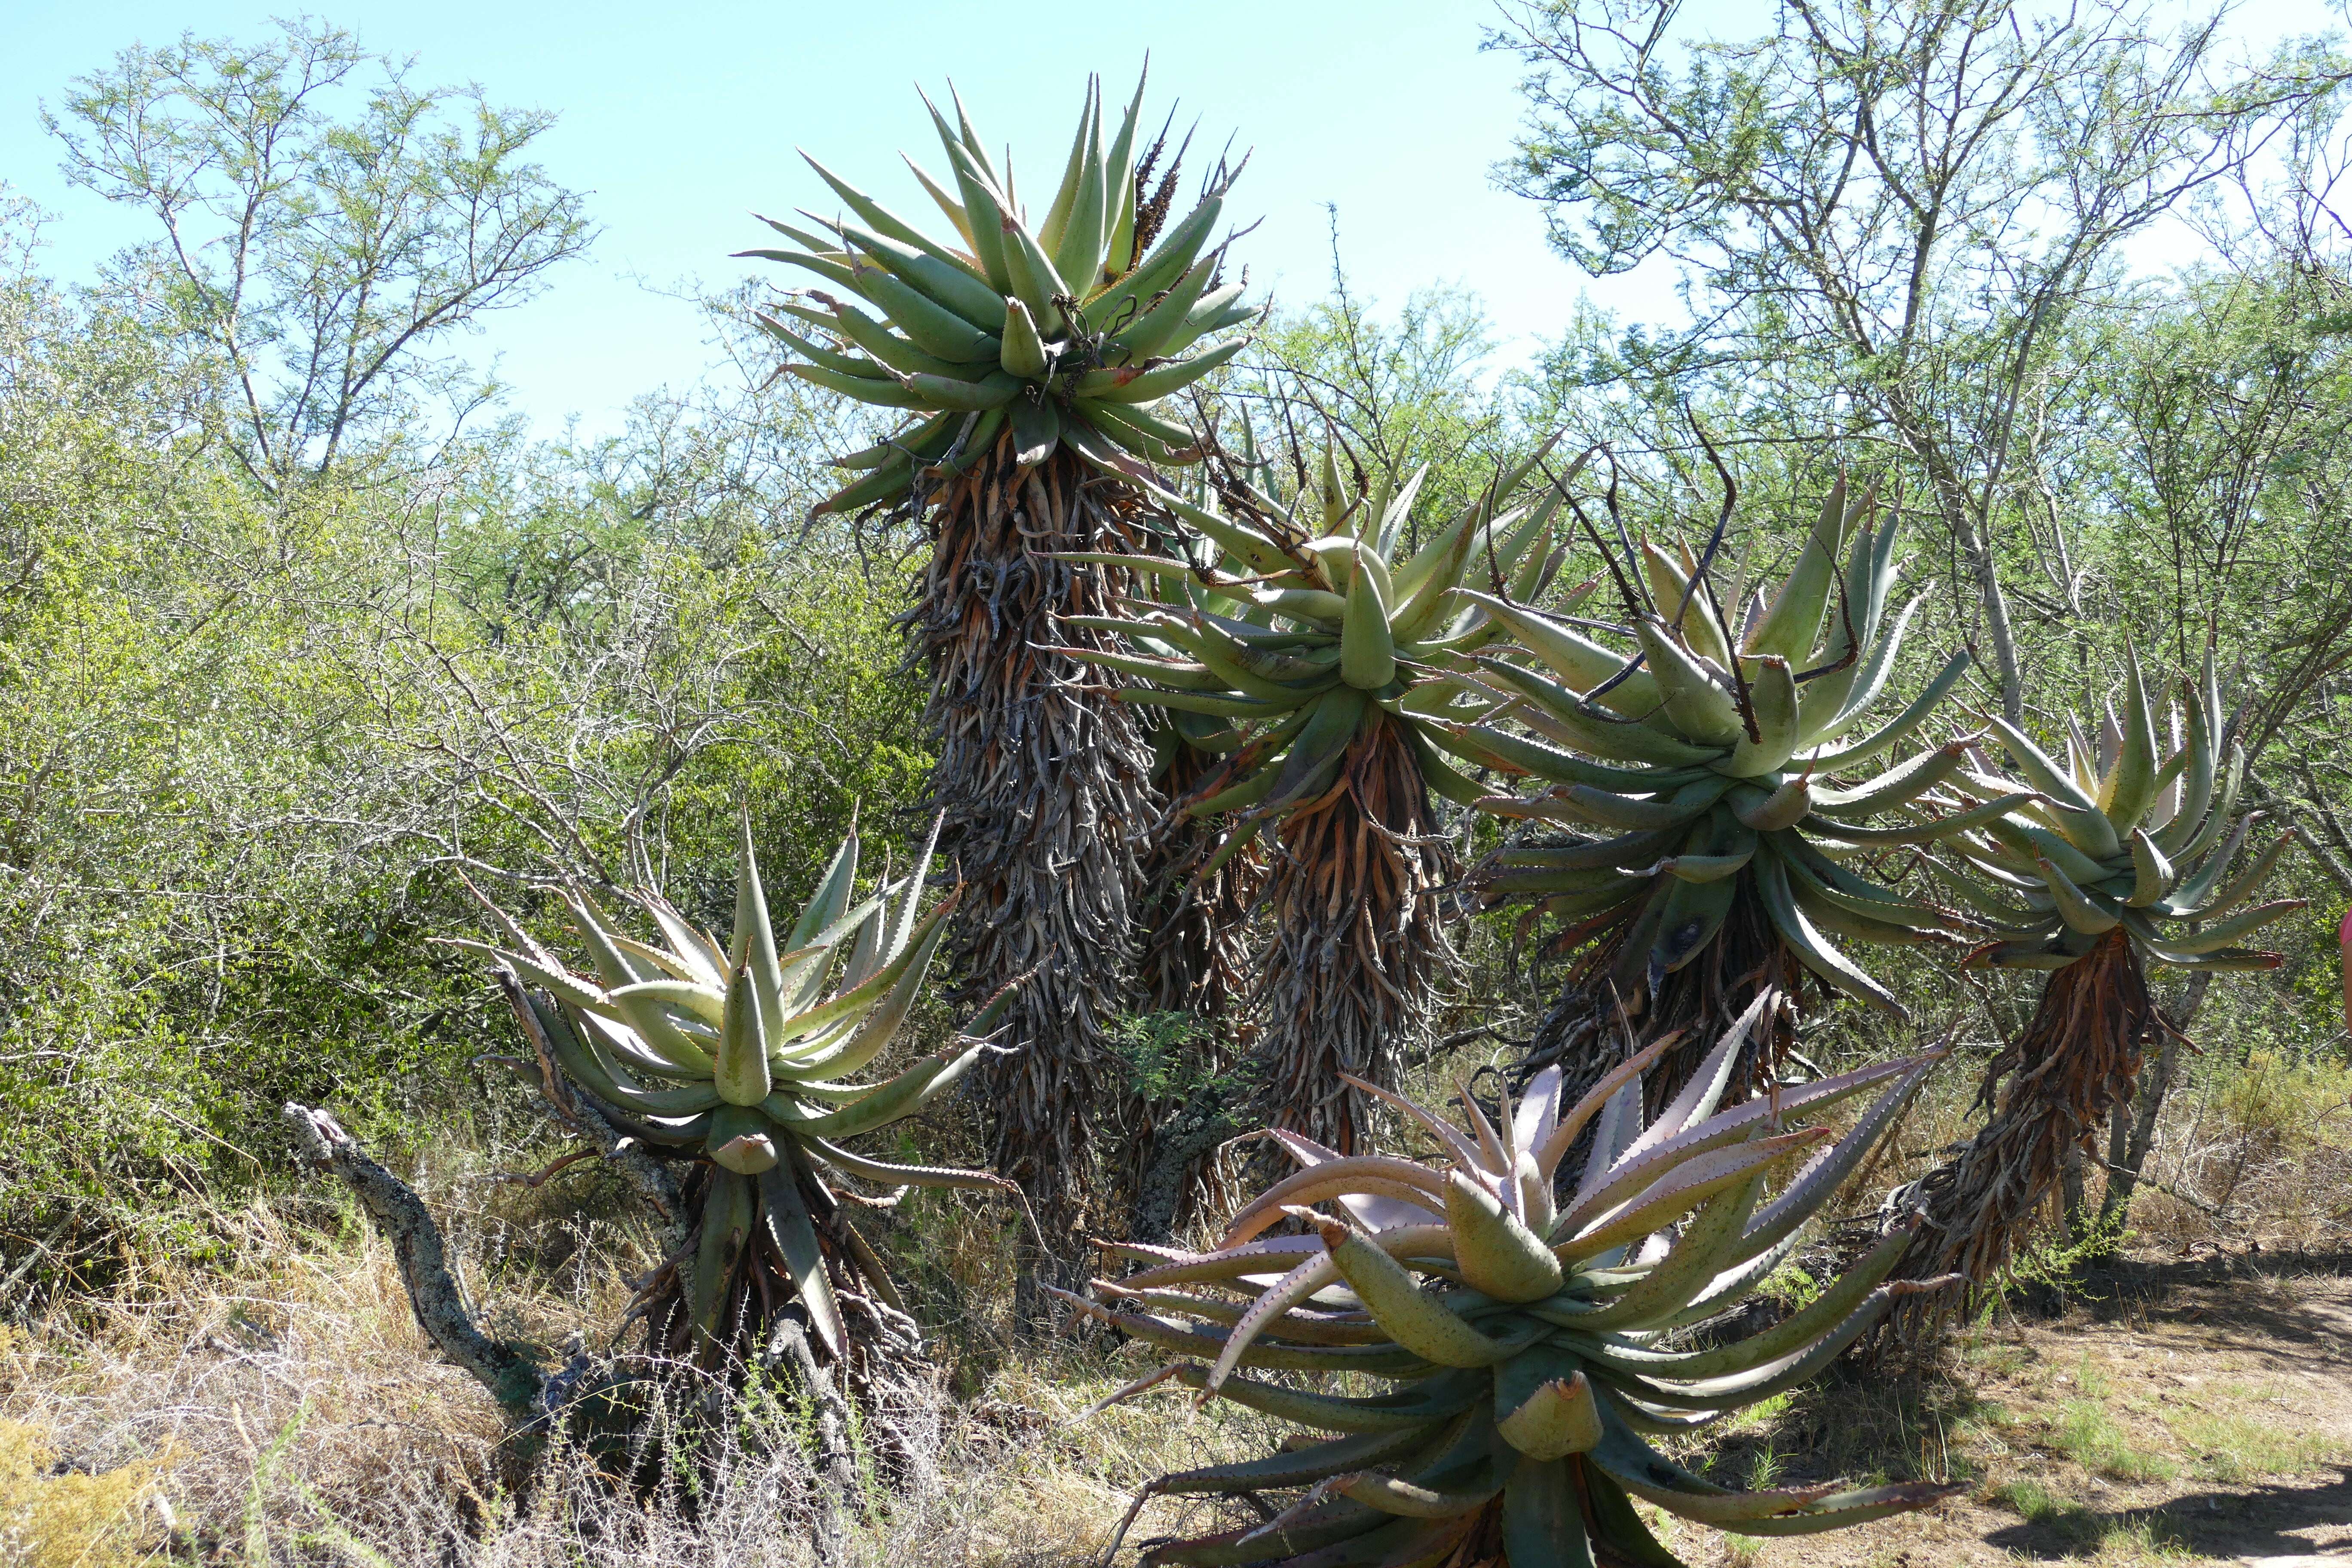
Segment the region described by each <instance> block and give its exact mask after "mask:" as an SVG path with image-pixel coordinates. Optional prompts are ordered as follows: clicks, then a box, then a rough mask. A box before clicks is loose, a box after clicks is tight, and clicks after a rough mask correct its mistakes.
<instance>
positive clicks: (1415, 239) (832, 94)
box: [0, 0, 2332, 430]
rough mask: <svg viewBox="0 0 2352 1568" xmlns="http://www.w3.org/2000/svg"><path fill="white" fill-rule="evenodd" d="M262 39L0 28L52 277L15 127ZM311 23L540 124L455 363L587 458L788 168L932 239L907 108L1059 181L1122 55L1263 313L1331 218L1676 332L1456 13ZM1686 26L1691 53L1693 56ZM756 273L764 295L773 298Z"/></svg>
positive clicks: (1489, 274) (796, 12) (906, 2)
mask: <svg viewBox="0 0 2352 1568" xmlns="http://www.w3.org/2000/svg"><path fill="white" fill-rule="evenodd" d="M272 9H274V7H271V6H268V5H238V4H225V3H222V0H182V3H180V4H176V5H163V4H159V3H155V0H98V3H95V4H93V3H91V0H78V3H62V0H11V4H10V21H9V24H8V33H9V39H8V45H9V47H8V48H7V49H6V51H5V54H0V179H5V181H6V182H7V183H8V184H11V185H13V186H14V187H15V188H16V190H17V191H18V192H20V193H21V194H24V195H29V196H31V197H32V198H33V199H34V200H35V201H37V202H38V203H39V204H40V205H43V206H44V207H46V208H47V209H49V210H50V211H51V212H52V213H54V214H56V215H57V216H58V222H57V224H56V225H55V226H54V227H53V229H52V230H51V235H50V237H51V242H52V246H51V250H50V254H49V258H48V259H49V268H50V270H52V271H53V272H54V273H56V274H58V275H59V276H62V277H65V278H68V279H71V278H79V277H83V276H87V274H88V271H89V268H90V267H91V266H92V265H93V264H94V263H95V262H96V260H97V259H98V258H100V257H101V256H103V255H105V254H107V253H108V252H110V251H111V250H112V249H114V248H116V247H119V246H121V245H123V244H125V243H128V242H130V241H131V240H133V239H135V238H139V237H143V235H142V231H141V230H140V229H139V228H138V226H137V224H136V220H135V219H134V217H133V216H132V215H131V214H129V213H127V212H124V211H121V210H119V209H111V208H109V207H108V206H106V205H104V204H103V203H100V202H99V201H98V200H96V199H95V198H94V197H92V196H90V195H88V194H87V193H83V192H79V191H74V190H71V189H69V188H68V187H67V185H66V184H65V183H64V181H63V180H62V178H61V177H60V176H59V175H58V167H57V166H58V156H57V151H56V148H55V146H54V144H53V143H52V142H50V141H49V140H48V138H47V136H46V135H45V133H44V132H42V130H41V127H40V123H39V117H38V106H39V105H40V104H41V103H42V102H43V101H47V102H49V103H52V104H54V103H55V102H56V101H57V100H58V97H59V96H60V95H61V93H62V92H63V91H64V90H65V89H66V88H67V86H68V83H69V82H70V81H71V80H72V79H74V78H75V77H77V76H79V75H81V74H84V73H85V72H88V71H89V70H91V69H93V68H99V67H100V66H103V65H104V64H106V63H107V62H108V61H109V60H110V58H112V57H113V55H114V53H115V51H117V50H118V49H120V48H121V47H124V46H125V45H127V44H129V43H131V42H132V41H134V40H140V41H145V42H149V43H160V42H163V41H166V40H169V39H172V38H175V37H178V36H179V34H180V33H181V32H182V31H183V30H184V29H194V30H195V31H196V32H198V33H200V34H204V35H224V34H226V35H231V36H236V37H248V38H252V37H259V36H260V34H261V32H262V30H263V29H264V28H265V27H266V26H267V17H268V16H269V15H270V13H271V11H272ZM2330 10H2332V7H2326V6H2323V5H2320V4H2319V3H2317V0H2271V3H2268V4H2258V5H2249V6H2246V7H2243V8H2242V10H2241V11H2240V13H2239V15H2238V17H2237V26H2238V28H2239V30H2240V31H2241V32H2242V34H2243V35H2244V36H2247V37H2264V36H2272V35H2275V34H2277V33H2280V32H2284V31H2288V30H2303V29H2308V28H2312V27H2315V26H2325V25H2326V22H2327V21H2328V20H2329V19H2330V18H2329V12H2330ZM1686 13H1687V14H1686V18H1685V20H1686V22H1688V23H1689V24H1691V25H1695V26H1699V27H1703V28H1708V30H1717V29H1718V28H1719V29H1725V30H1729V29H1738V30H1745V29H1747V28H1748V27H1749V26H1754V25H1755V22H1754V20H1753V19H1752V18H1754V17H1755V16H1756V13H1755V12H1754V11H1753V10H1752V9H1750V8H1749V7H1745V6H1735V5H1729V4H1727V0H1701V3H1700V4H1697V5H1692V6H1689V7H1686ZM320 14H321V15H323V16H327V17H329V18H330V19H331V20H333V21H335V22H336V23H338V24H340V25H341V26H349V27H352V28H355V29H356V30H358V31H359V33H360V35H361V37H362V41H363V42H365V43H366V44H367V45H368V46H369V47H373V48H375V49H379V50H383V51H387V52H394V53H405V54H414V55H415V56H417V57H419V60H418V68H419V79H420V80H424V81H434V82H437V81H462V80H471V81H475V82H478V83H479V84H481V86H482V87H483V88H485V89H487V90H488V93H489V95H490V97H491V98H492V100H494V101H498V102H501V103H507V104H512V105H519V106H528V107H536V108H541V109H547V110H554V111H555V112H557V113H558V114H559V115H560V116H561V119H560V120H559V121H558V123H557V125H556V126H555V128H554V129H553V130H552V131H551V132H549V133H548V134H547V136H546V137H545V139H544V141H543V142H542V143H541V147H540V159H541V162H542V163H545V164H546V165H547V166H548V167H549V169H550V170H551V172H552V173H553V174H554V175H555V176H556V177H557V178H558V179H559V180H562V181H563V182H564V183H566V184H571V185H573V186H575V187H580V188H583V189H586V190H588V191H590V192H592V193H593V195H592V198H591V212H592V214H593V216H594V218H595V219H596V221H597V222H598V223H599V224H600V225H601V226H602V227H603V229H604V235H603V237H602V238H601V240H600V241H599V242H598V244H597V246H596V247H595V249H594V250H593V252H592V253H591V255H590V256H589V257H588V258H585V259H584V260H581V261H576V262H573V263H572V264H571V266H570V268H569V269H568V270H566V271H563V272H561V273H559V274H557V275H556V277H555V279H554V281H553V286H552V287H551V289H549V291H548V292H547V294H546V295H545V296H544V297H543V298H541V300H537V301H536V302H534V303H532V304H530V305H528V306H525V307H523V308H522V309H520V310H515V311H512V312H509V313H507V314H506V315H504V316H502V317H499V318H497V319H495V321H494V322H493V324H492V325H491V327H490V329H489V331H488V332H487V333H486V334H485V335H484V336H483V338H482V339H481V340H480V342H478V344H477V345H476V351H477V352H478V353H497V354H498V355H499V356H500V371H501V374H502V375H503V376H504V377H505V379H506V380H507V381H508V382H509V384H511V385H512V387H513V389H514V392H513V401H514V404H515V405H516V406H518V407H520V408H521V409H522V410H523V411H524V412H526V413H527V414H529V415H530V416H531V418H532V419H533V421H534V422H535V423H536V424H537V425H538V426H540V427H541V429H542V430H551V429H552V428H554V427H555V426H557V425H559V424H560V423H561V421H562V419H563V418H564V417H565V416H567V415H570V414H578V415H580V416H583V420H584V421H585V422H586V424H587V426H589V427H590V428H592V429H596V428H609V427H610V426H611V425H612V424H613V423H614V418H615V416H616V413H617V411H618V410H619V409H620V408H621V406H622V405H625V403H626V401H627V400H628V399H629V398H630V397H631V396H632V395H635V394H636V393H638V392H640V391H643V390H646V389H647V388H650V387H652V386H655V385H657V384H662V383H664V382H670V383H678V382H683V381H686V380H688V379H691V378H692V377H694V376H696V375H698V374H701V373H702V371H703V368H704V366H705V364H706V363H707V360H708V351H707V349H706V346H705V345H704V343H703V342H702V341H701V327H700V326H699V324H698V321H696V319H695V316H694V313H693V311H692V310H690V309H688V307H687V306H685V305H684V304H682V303H679V302H678V301H677V300H671V299H666V298H663V297H661V296H660V295H659V294H657V293H656V292H654V291H652V290H650V289H648V288H647V287H646V285H647V284H652V285H657V286H676V285H679V284H686V285H689V286H690V285H691V284H692V283H693V282H695V281H696V280H700V281H701V282H704V283H708V284H712V285H718V284H723V283H725V282H727V281H729V280H730V279H732V278H734V277H736V276H738V275H739V269H740V268H743V267H744V266H745V265H746V264H743V263H738V262H733V261H730V260H729V259H728V252H730V251H731V250H737V249H740V248H742V247H745V246H748V245H754V244H758V243H760V242H761V234H762V233H763V232H764V231H762V230H761V228H760V227H759V226H758V225H756V224H755V223H754V222H753V221H752V219H751V217H750V216H749V214H750V212H751V209H754V208H757V209H759V210H761V211H769V212H781V211H782V210H784V209H788V208H790V207H792V206H794V205H810V206H812V207H818V208H829V207H830V206H832V205H835V204H834V203H833V201H832V200H831V199H830V197H829V196H828V195H824V192H823V187H822V186H820V185H819V184H818V183H817V181H816V180H815V177H814V175H813V174H810V173H809V172H808V171H807V169H806V168H805V167H804V166H803V164H802V163H800V161H799V159H798V158H797V157H796V156H795V155H794V153H793V148H794V147H795V146H805V147H807V148H808V149H809V150H810V151H811V152H812V153H815V154H816V155H817V156H818V157H820V158H823V159H824V160H825V162H826V163H828V164H829V165H831V166H832V167H833V168H834V169H835V170H836V171H838V172H840V173H841V174H844V175H845V176H846V177H848V178H850V179H852V180H855V181H857V182H859V183H860V184H865V185H866V187H867V188H868V189H869V190H873V191H875V192H876V193H877V195H883V196H884V198H885V199H886V200H888V201H890V202H891V203H892V205H898V206H899V207H900V208H901V210H906V211H910V212H913V213H927V212H929V210H930V209H929V207H928V205H927V204H925V203H923V201H922V198H921V197H920V195H919V193H918V192H917V191H916V190H915V187H914V185H913V182H912V180H911V179H910V178H909V177H908V175H907V174H906V173H905V171H904V169H903V167H902V166H901V165H900V164H899V163H898V157H897V151H898V149H899V148H902V147H903V148H906V149H908V150H909V151H911V152H913V153H915V155H916V156H917V157H918V158H919V159H920V160H922V161H923V162H925V163H927V165H930V166H933V167H935V168H936V166H937V164H938V163H939V159H938V148H937V143H936V142H932V141H931V140H930V132H929V124H928V121H927V120H926V118H925V116H924V114H923V111H922V106H921V103H920V101H919V100H918V99H917V97H916V96H915V86H916V84H917V83H918V82H919V83H921V84H922V85H924V86H925V87H927V88H929V89H933V90H934V91H936V90H938V89H939V88H940V86H941V84H943V83H944V82H945V80H946V79H948V78H949V77H950V75H952V76H953V77H954V79H955V80H956V83H957V85H958V86H959V87H960V88H961V89H962V91H963V95H964V99H965V101H966V102H967V103H968V104H969V105H970V106H971V110H972V112H973V114H974V117H975V119H976V120H977V121H978V122H979V124H980V126H981V128H982V131H983V132H986V133H987V134H988V136H989V137H990V138H991V140H992V141H993V142H1007V141H1009V142H1013V144H1014V146H1015V148H1016V150H1017V153H1018V155H1019V156H1020V157H1021V159H1022V161H1023V162H1022V167H1023V168H1024V169H1028V170H1034V171H1037V172H1038V175H1039V176H1040V177H1045V176H1046V175H1047V174H1048V171H1049V170H1050V171H1053V172H1058V169H1059V165H1060V160H1061V157H1062V155H1063V153H1064V152H1065V150H1066V147H1067V145H1068V137H1069V134H1070V132H1071V130H1072V128H1073V126H1074V124H1075V119H1076V106H1077V100H1078V94H1079V89H1080V85H1081V83H1082V82H1083V79H1084V75H1085V73H1086V72H1087V71H1088V70H1100V71H1102V72H1103V73H1104V74H1105V77H1106V79H1107V84H1108V87H1109V88H1110V89H1112V90H1114V91H1123V90H1124V89H1125V86H1126V85H1127V84H1129V83H1131V82H1132V80H1133V75H1134V72H1135V70H1136V68H1137V67H1138V66H1139V64H1140V62H1141V60H1142V58H1143V56H1144V54H1145V52H1146V50H1149V51H1150V55H1151V77H1152V88H1151V91H1150V95H1149V97H1148V99H1147V100H1146V108H1147V112H1153V113H1158V112H1164V111H1165V110H1166V108H1167V106H1168V105H1169V104H1170V102H1171V100H1181V110H1180V116H1181V119H1187V120H1189V119H1191V118H1192V117H1195V116H1197V117H1198V118H1199V120H1200V121H1201V128H1202V135H1201V137H1200V139H1199V140H1196V142H1195V148H1196V150H1197V149H1198V148H1199V147H1200V146H1201V145H1202V143H1203V142H1206V143H1207V144H1208V145H1209V146H1210V147H1211V148H1213V147H1215V146H1216V145H1217V144H1219V143H1221V142H1223V140H1224V138H1225V136H1226V134H1227V133H1228V132H1231V133H1233V134H1234V136H1235V138H1236V141H1237V144H1239V145H1242V146H1246V147H1249V148H1251V149H1252V150H1253V157H1252V159H1251V163H1250V167H1249V172H1248V174H1247V175H1246V177H1245V178H1244V182H1243V184H1241V186H1240V187H1239V188H1238V189H1237V190H1236V192H1235V194H1234V198H1233V202H1232V204H1231V205H1229V207H1228V209H1227V210H1228V212H1229V213H1233V214H1238V215H1241V216H1244V217H1247V216H1254V215H1263V216H1264V219H1265V222H1264V226H1263V227H1261V228H1260V229H1259V230H1258V231H1257V232H1256V233H1255V235H1253V236H1252V237H1250V238H1249V239H1248V240H1246V241H1245V242H1244V259H1246V260H1247V261H1248V262H1249V263H1250V266H1251V275H1252V279H1253V281H1254V282H1255V284H1257V285H1258V286H1259V287H1260V288H1262V289H1263V288H1268V287H1270V288H1271V289H1274V290H1275V291H1276V294H1277V295H1278V296H1279V297H1280V298H1283V299H1285V300H1293V301H1300V300H1307V299H1311V298H1313V297H1316V296H1318V295H1319V294H1320V293H1322V291H1323V289H1324V288H1325V286H1326V284H1327V281H1328V270H1329V250H1328V237H1327V223H1328V219H1327V216H1326V213H1325V210H1324V209H1325V205H1326V204H1336V205H1337V206H1338V208H1339V231H1340V241H1341V247H1342V253H1343V256H1344V258H1345V259H1346V261H1347V264H1348V267H1349V272H1350V274H1351V278H1352V280H1353V282H1354V284H1355V285H1356V286H1357V287H1358V288H1359V289H1360V290H1362V291H1363V292H1365V293H1367V294H1370V295H1372V296H1376V297H1377V298H1379V299H1380V300H1381V301H1382V302H1383V303H1384V304H1387V305H1389V306H1391V307H1392V306H1394V305H1395V304H1397V303H1399V302H1400V301H1401V300H1402V299H1403V297H1404V296H1405V295H1406V294H1407V293H1409V292H1410V291H1412V289H1416V288H1419V287H1422V286H1423V285H1426V284H1429V283H1433V282H1436V281H1440V280H1444V281H1451V282H1455V283H1459V284H1461V285H1463V286H1465V287H1466V288H1468V289H1472V290H1474V291H1475V292H1476V293H1477V294H1478V295H1479V296H1480V297H1481V298H1482V299H1483V300H1485V302H1486V306H1487V308H1488V309H1489V310H1490V311H1491V312H1492V313H1493V315H1494V317H1495V319H1496V323H1497V325H1498V328H1499V329H1500V331H1501V334H1502V335H1503V336H1504V337H1505V338H1506V339H1507V343H1506V350H1505V352H1506V355H1507V357H1508V358H1512V359H1518V358H1524V357H1525V356H1526V355H1528V353H1531V352H1532V351H1533V349H1534V348H1535V346H1536V344H1537V342H1538V340H1540V339H1543V338H1547V337H1551V336H1555V335H1557V334H1558V332H1559V331H1560V329H1561V328H1562V327H1563V326H1564V325H1565V324H1566V323H1567V321H1568V320H1569V318H1570V315H1571V313H1572V312H1573V310H1575V307H1576V302H1577V298H1578V295H1579V292H1580V290H1582V289H1591V291H1592V293H1593V295H1594V297H1595V298H1596V300H1599V301H1600V302H1601V303H1604V304H1607V305H1610V306H1612V307H1614V308H1617V309H1620V310H1622V311H1624V312H1625V313H1626V314H1628V315H1631V316H1635V317H1650V318H1655V317H1657V316H1659V315H1661V314H1664V313H1666V312H1669V311H1671V310H1672V309H1673V305H1672V300H1671V297H1670V294H1669V291H1668V289H1667V288H1666V281H1667V280H1666V279H1664V278H1663V277H1661V276H1658V275H1655V274H1652V275H1650V276H1646V277H1644V276H1640V275H1636V276H1635V277H1633V278H1631V279H1612V280H1608V281H1606V282H1604V283H1602V284H1600V285H1593V284H1591V283H1590V282H1589V281H1588V280H1587V279H1584V278H1583V277H1582V276H1581V275H1580V274H1579V273H1577V272H1576V271H1575V270H1574V269H1573V268H1570V267H1569V266H1568V264H1567V263H1565V262H1563V261H1561V260H1560V259H1559V258H1557V257H1556V256H1554V255H1553V254H1552V253H1551V252H1550V251H1549V249H1548V248H1547V247H1546V246H1545V243H1544V232H1543V220H1542V216H1541V214H1540V212H1539V211H1538V209H1537V208H1536V207H1535V206H1534V205H1532V204H1529V203H1528V202H1524V201H1521V200H1518V199H1517V198H1515V197H1511V196H1508V195H1503V194H1502V193H1500V192H1498V191H1496V189H1495V188H1494V187H1493V185H1492V184H1491V182H1490V180H1489V177H1488V171H1489V169H1490V168H1491V166H1492V164H1493V163H1495V161H1496V159H1498V158H1500V157H1503V156H1505V155H1506V154H1507V153H1508V151H1509V147H1510V141H1511V136H1512V133H1513V131H1514V129H1515V127H1516V126H1517V120H1518V114H1519V108H1520V104H1519V99H1518V96H1517V92H1516V91H1515V90H1514V89H1515V83H1516V81H1517V75H1518V66H1517V61H1516V60H1515V59H1514V58H1511V57H1509V56H1507V55H1498V54H1491V53H1481V52H1480V51H1479V49H1478V42H1479V37H1480V31H1481V26H1482V25H1483V24H1484V23H1485V22H1486V21H1487V20H1489V19H1490V18H1491V17H1492V16H1493V15H1494V13H1493V12H1492V10H1491V9H1490V8H1489V7H1488V6H1487V5H1483V4H1478V3H1476V0H1456V3H1450V4H1449V3H1445V0H1436V3H1433V0H1417V3H1416V0H1192V3H1191V4H1184V5H1152V6H1118V5H1110V6H1100V7H1097V8H1095V9H1093V10H1092V11H1090V12H1083V13H1066V12H1062V11H1060V10H1058V9H1057V8H1055V7H1052V6H1045V7H1011V6H999V5H981V4H945V3H940V0H922V3H917V0H825V3H824V4H807V3H805V0H782V3H780V4H779V3H774V0H772V3H770V4H767V5H735V4H689V5H676V6H673V7H670V8H667V9H666V10H665V9H659V8H656V9H648V8H647V7H645V6H643V5H634V4H631V5H622V4H614V3H613V0H577V3H575V4H573V5H568V6H563V7H560V8H559V7H554V6H543V5H541V6H523V5H497V4H483V3H481V0H474V3H472V4H465V5H459V4H454V3H451V0H402V3H400V4H392V3H389V0H345V3H342V4H335V5H322V6H321V7H320ZM1710 24H1712V26H1710ZM771 270H780V269H771Z"/></svg>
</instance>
